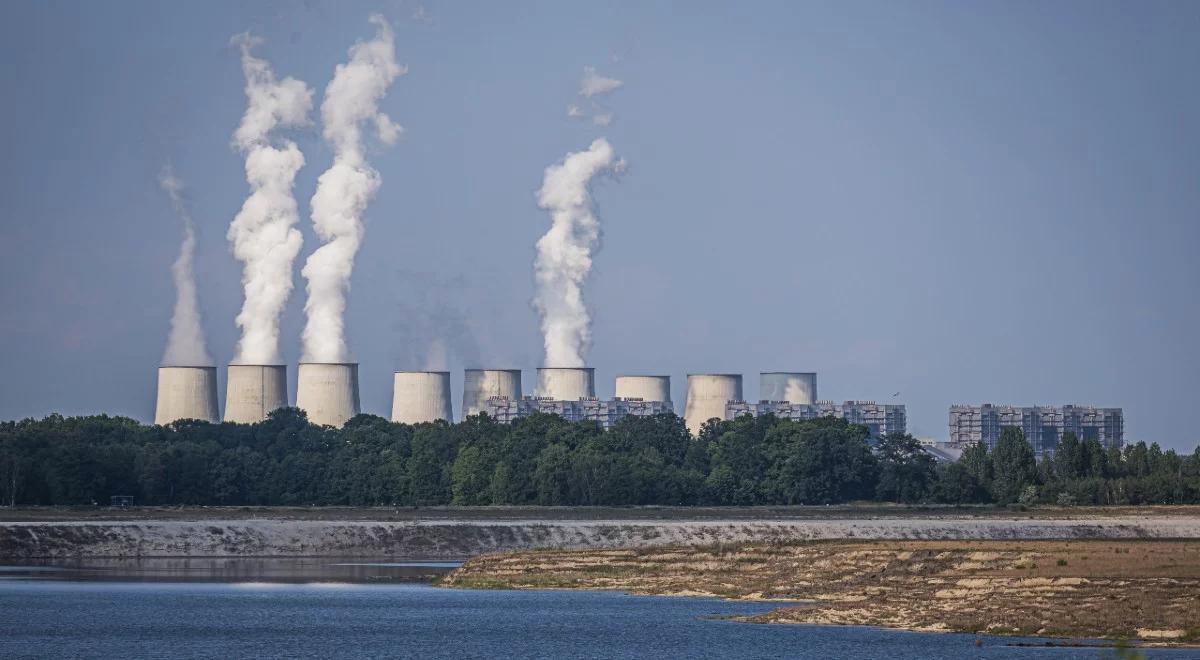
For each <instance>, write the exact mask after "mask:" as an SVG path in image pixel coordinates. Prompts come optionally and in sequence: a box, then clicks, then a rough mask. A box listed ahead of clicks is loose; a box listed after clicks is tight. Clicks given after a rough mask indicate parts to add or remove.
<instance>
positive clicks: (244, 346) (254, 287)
mask: <svg viewBox="0 0 1200 660" xmlns="http://www.w3.org/2000/svg"><path fill="white" fill-rule="evenodd" d="M234 43H237V44H238V45H240V46H241V49H242V71H243V73H244V74H245V76H246V100H247V105H246V114H245V115H244V116H243V117H242V123H241V124H240V125H239V126H238V128H237V131H236V132H235V133H234V136H233V143H234V145H235V146H236V147H237V148H238V150H240V151H241V152H242V153H243V154H245V156H246V182H247V183H249V184H250V191H251V192H250V196H249V197H248V198H247V199H246V202H245V203H244V204H243V205H242V210H241V211H240V212H238V214H237V217H235V218H234V219H233V223H232V224H230V225H229V233H228V234H227V235H226V238H228V239H229V242H230V243H231V244H232V246H233V254H234V256H235V257H237V259H238V260H239V261H241V262H242V265H243V268H242V287H243V289H244V291H245V300H244V302H243V303H242V310H241V312H239V313H238V315H237V320H236V323H237V325H238V327H239V328H241V329H242V337H241V339H240V340H238V345H237V352H236V355H235V356H234V359H233V363H234V364H279V363H281V362H282V359H281V357H280V354H279V315H280V313H281V312H282V311H283V306H284V304H286V303H287V299H288V296H289V295H291V293H292V263H293V262H294V261H295V259H296V255H298V254H299V253H300V245H301V243H302V242H303V240H304V239H303V237H302V236H301V234H300V230H298V229H296V226H295V225H296V223H297V222H299V220H300V212H299V210H298V209H297V207H296V198H295V197H294V196H293V195H292V187H293V185H294V183H295V180H296V172H298V171H299V170H300V168H301V167H303V166H304V155H303V154H301V153H300V149H299V148H298V147H297V146H296V143H295V142H292V141H291V140H284V141H283V142H281V143H280V146H278V147H277V146H274V145H273V144H272V140H271V131H273V130H274V129H275V128H276V127H280V126H282V127H288V126H303V125H305V124H307V123H308V111H309V110H310V109H311V108H312V90H310V89H309V88H308V86H307V85H305V84H304V83H303V82H301V81H299V80H296V79H295V78H291V77H288V78H284V79H283V80H281V81H276V80H275V73H274V72H273V71H272V70H271V66H270V65H269V64H268V63H267V62H266V61H264V60H261V59H258V58H257V57H254V55H252V54H251V52H250V51H251V49H253V48H254V46H255V45H257V44H259V43H261V40H259V39H255V38H253V37H250V36H249V35H239V36H237V37H234Z"/></svg>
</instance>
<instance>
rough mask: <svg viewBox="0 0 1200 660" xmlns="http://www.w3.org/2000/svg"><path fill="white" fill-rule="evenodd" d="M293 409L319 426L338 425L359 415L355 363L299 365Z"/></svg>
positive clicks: (303, 363) (356, 364)
mask: <svg viewBox="0 0 1200 660" xmlns="http://www.w3.org/2000/svg"><path fill="white" fill-rule="evenodd" d="M296 407H297V408H300V409H302V410H304V412H306V413H308V421H309V422H312V423H313V424H317V425H319V426H341V425H343V424H345V423H346V422H347V421H348V420H349V419H350V418H351V417H354V416H355V415H357V414H358V412H359V407H358V363H357V362H301V363H300V370H299V372H298V373H297V375H296Z"/></svg>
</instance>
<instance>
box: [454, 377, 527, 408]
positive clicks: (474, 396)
mask: <svg viewBox="0 0 1200 660" xmlns="http://www.w3.org/2000/svg"><path fill="white" fill-rule="evenodd" d="M492 397H503V398H505V399H512V400H514V401H515V400H517V399H520V398H521V370H520V369H467V370H466V372H465V374H464V375H463V398H462V414H463V418H467V417H470V416H471V415H478V414H479V413H483V412H487V403H488V399H490V398H492Z"/></svg>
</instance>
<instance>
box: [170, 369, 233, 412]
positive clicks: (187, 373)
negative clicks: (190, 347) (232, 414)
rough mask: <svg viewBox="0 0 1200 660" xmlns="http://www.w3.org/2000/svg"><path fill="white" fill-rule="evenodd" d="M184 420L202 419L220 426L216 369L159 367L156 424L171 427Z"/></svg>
mask: <svg viewBox="0 0 1200 660" xmlns="http://www.w3.org/2000/svg"><path fill="white" fill-rule="evenodd" d="M180 419H202V420H204V421H206V422H212V423H214V424H216V423H217V422H219V421H221V416H220V414H219V413H218V412H217V368H216V367H159V368H158V403H157V404H156V405H155V407H154V423H155V424H170V423H171V422H174V421H176V420H180Z"/></svg>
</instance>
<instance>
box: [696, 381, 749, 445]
mask: <svg viewBox="0 0 1200 660" xmlns="http://www.w3.org/2000/svg"><path fill="white" fill-rule="evenodd" d="M687 379H688V380H687V382H688V388H687V403H686V404H684V408H683V421H684V422H685V423H686V424H687V427H688V431H691V433H692V435H696V436H698V435H700V427H702V426H704V422H707V421H708V420H710V419H712V418H713V417H716V418H717V419H725V404H726V403H728V402H730V401H741V400H742V375H741V374H688V377H687Z"/></svg>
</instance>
